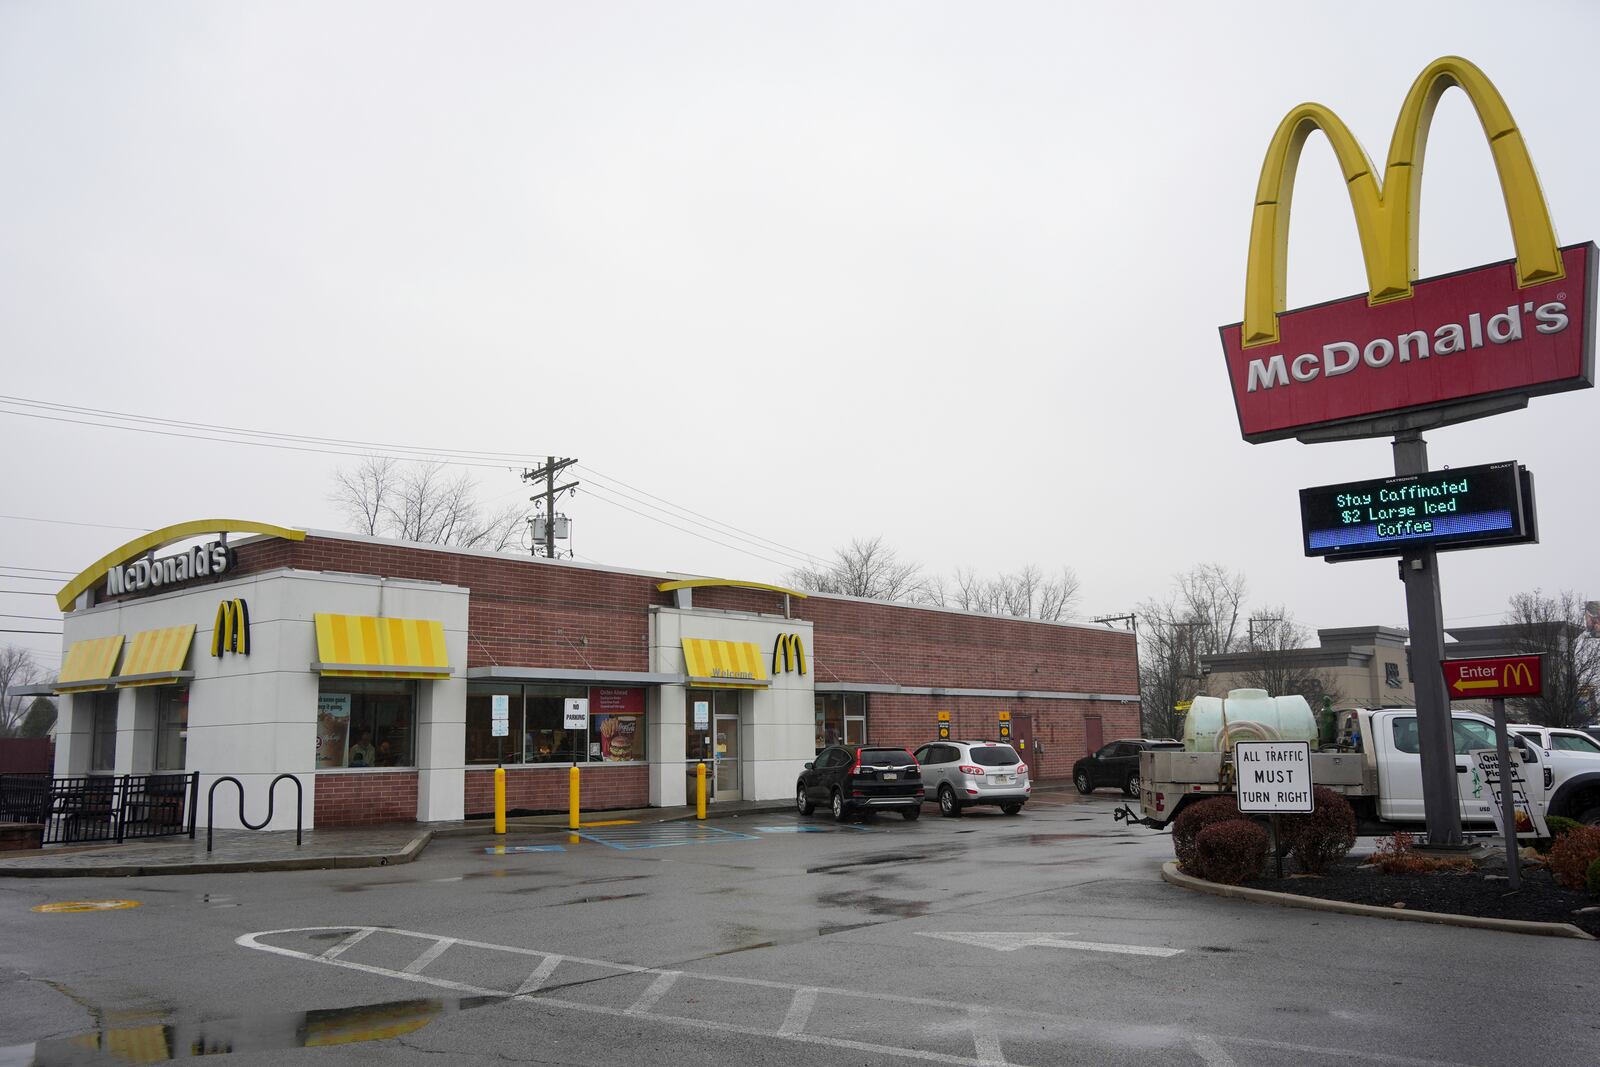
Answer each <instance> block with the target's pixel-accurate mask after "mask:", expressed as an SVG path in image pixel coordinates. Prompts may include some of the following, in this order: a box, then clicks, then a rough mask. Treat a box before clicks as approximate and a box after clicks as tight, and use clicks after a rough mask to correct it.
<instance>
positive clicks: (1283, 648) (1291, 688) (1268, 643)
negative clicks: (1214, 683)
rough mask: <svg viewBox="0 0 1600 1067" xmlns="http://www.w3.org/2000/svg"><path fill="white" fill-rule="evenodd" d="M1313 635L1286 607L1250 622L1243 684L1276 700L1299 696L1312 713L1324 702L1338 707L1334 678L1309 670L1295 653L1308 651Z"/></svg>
mask: <svg viewBox="0 0 1600 1067" xmlns="http://www.w3.org/2000/svg"><path fill="white" fill-rule="evenodd" d="M1310 643H1311V634H1310V631H1308V630H1307V629H1306V628H1305V627H1304V626H1301V625H1300V624H1299V623H1297V622H1295V620H1294V616H1293V615H1292V614H1290V613H1289V610H1288V609H1287V608H1285V607H1284V606H1283V605H1281V604H1280V605H1278V606H1276V607H1269V608H1265V609H1263V610H1262V612H1261V614H1260V615H1259V616H1256V617H1255V618H1253V619H1252V620H1251V624H1250V637H1249V641H1248V648H1247V650H1246V651H1245V653H1244V654H1245V655H1246V656H1248V657H1249V658H1248V659H1247V660H1246V663H1245V666H1244V669H1243V670H1242V671H1241V672H1240V681H1242V682H1243V683H1244V685H1245V686H1246V687H1248V688H1252V689H1265V690H1266V691H1267V692H1268V693H1271V694H1272V695H1273V696H1290V695H1292V694H1299V695H1300V696H1303V697H1305V698H1306V702H1307V703H1308V704H1310V705H1311V707H1312V708H1313V709H1316V708H1319V707H1321V706H1322V702H1323V700H1324V699H1329V700H1332V701H1333V702H1334V703H1338V702H1339V700H1340V697H1341V694H1340V693H1339V692H1338V690H1337V689H1336V688H1335V687H1334V685H1333V679H1332V676H1331V675H1329V674H1327V673H1326V672H1324V671H1320V670H1317V669H1316V668H1314V667H1311V666H1308V665H1307V664H1306V662H1305V660H1304V658H1303V657H1299V656H1296V655H1295V652H1296V650H1298V649H1303V648H1307V647H1308V646H1309V645H1310Z"/></svg>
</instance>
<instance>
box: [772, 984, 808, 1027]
mask: <svg viewBox="0 0 1600 1067" xmlns="http://www.w3.org/2000/svg"><path fill="white" fill-rule="evenodd" d="M816 1006H817V991H816V989H815V988H814V987H812V986H803V987H802V988H800V989H796V990H795V991H794V999H793V1000H791V1001H790V1002H789V1010H788V1012H786V1013H785V1014H784V1016H783V1024H782V1025H781V1026H779V1027H778V1036H779V1037H783V1036H785V1035H787V1034H799V1033H804V1032H805V1028H806V1023H808V1022H810V1021H811V1011H812V1009H813V1008H815V1007H816Z"/></svg>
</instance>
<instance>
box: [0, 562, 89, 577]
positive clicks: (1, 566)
mask: <svg viewBox="0 0 1600 1067" xmlns="http://www.w3.org/2000/svg"><path fill="white" fill-rule="evenodd" d="M0 570H8V571H39V572H47V573H50V574H65V575H67V576H68V577H71V576H72V575H74V574H77V573H78V572H77V571H64V570H62V569H61V568H60V567H22V566H18V565H17V564H15V563H0Z"/></svg>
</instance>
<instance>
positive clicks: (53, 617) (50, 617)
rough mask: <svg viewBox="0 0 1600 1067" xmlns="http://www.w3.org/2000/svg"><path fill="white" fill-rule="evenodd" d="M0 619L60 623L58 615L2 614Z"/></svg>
mask: <svg viewBox="0 0 1600 1067" xmlns="http://www.w3.org/2000/svg"><path fill="white" fill-rule="evenodd" d="M0 619H35V620H37V621H39V622H60V621H61V616H59V615H4V614H0Z"/></svg>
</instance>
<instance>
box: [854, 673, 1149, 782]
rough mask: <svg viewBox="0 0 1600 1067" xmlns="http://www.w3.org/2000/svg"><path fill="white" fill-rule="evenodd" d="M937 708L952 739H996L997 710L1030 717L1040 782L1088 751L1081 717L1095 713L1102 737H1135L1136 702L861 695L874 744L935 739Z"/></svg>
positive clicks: (912, 744) (1062, 773) (1063, 774)
mask: <svg viewBox="0 0 1600 1067" xmlns="http://www.w3.org/2000/svg"><path fill="white" fill-rule="evenodd" d="M940 711H948V712H950V736H951V737H952V738H956V739H970V738H995V739H998V738H999V736H1000V714H999V713H1000V712H1001V711H1009V712H1011V717H1012V721H1013V723H1015V722H1016V721H1017V720H1018V719H1019V718H1020V717H1022V716H1028V717H1029V718H1030V719H1031V720H1032V725H1033V741H1034V745H1035V746H1036V747H1037V746H1038V745H1040V744H1042V745H1043V746H1044V748H1043V752H1044V755H1043V756H1038V755H1037V753H1035V754H1034V756H1033V758H1031V759H1030V760H1029V763H1030V764H1031V765H1032V766H1033V767H1035V768H1036V770H1035V776H1036V777H1038V778H1039V779H1041V780H1042V779H1047V778H1067V777H1070V776H1071V774H1072V764H1073V763H1074V762H1075V761H1077V759H1078V758H1079V757H1081V756H1084V755H1087V754H1088V746H1087V745H1086V744H1085V742H1084V736H1083V717H1084V716H1085V715H1099V716H1100V717H1101V719H1102V720H1103V723H1104V730H1105V739H1106V740H1107V741H1110V740H1112V739H1113V738H1117V737H1137V736H1138V735H1139V705H1137V704H1112V703H1109V702H1107V701H1084V700H1016V699H1009V700H1007V699H1001V698H979V697H955V698H951V697H919V696H898V695H894V696H891V695H889V694H885V693H873V694H871V695H869V696H868V697H867V737H868V739H869V740H870V741H871V742H872V743H873V744H875V745H894V746H897V747H903V748H916V747H917V746H919V745H923V744H926V743H928V742H929V741H933V740H935V739H937V738H938V736H939V724H938V721H937V718H936V713H937V712H940ZM1013 729H1014V730H1015V729H1016V727H1013ZM1015 740H1016V735H1015V734H1013V741H1015Z"/></svg>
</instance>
